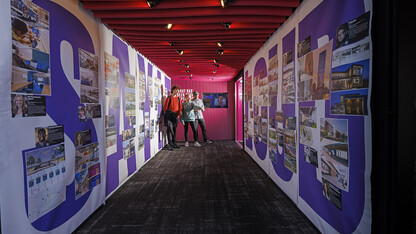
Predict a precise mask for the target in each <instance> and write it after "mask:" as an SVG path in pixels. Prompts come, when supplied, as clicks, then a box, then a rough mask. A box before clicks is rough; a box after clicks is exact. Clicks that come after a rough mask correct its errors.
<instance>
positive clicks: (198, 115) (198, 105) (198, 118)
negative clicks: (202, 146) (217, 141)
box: [192, 90, 212, 143]
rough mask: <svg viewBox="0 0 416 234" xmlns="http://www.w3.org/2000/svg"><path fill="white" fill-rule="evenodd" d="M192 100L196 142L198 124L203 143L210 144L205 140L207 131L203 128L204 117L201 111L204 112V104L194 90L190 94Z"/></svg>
mask: <svg viewBox="0 0 416 234" xmlns="http://www.w3.org/2000/svg"><path fill="white" fill-rule="evenodd" d="M192 94H193V99H192V103H193V104H194V107H195V108H194V112H195V125H196V140H198V124H199V126H200V127H201V131H202V137H203V138H204V142H205V143H212V141H210V140H208V138H207V131H206V128H205V120H204V116H203V115H202V111H205V107H204V103H203V102H202V100H201V99H199V98H198V96H199V93H198V91H196V90H194V92H192Z"/></svg>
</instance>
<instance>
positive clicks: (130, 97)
mask: <svg viewBox="0 0 416 234" xmlns="http://www.w3.org/2000/svg"><path fill="white" fill-rule="evenodd" d="M125 79H126V88H125V91H124V92H125V99H124V105H125V110H126V113H125V115H126V116H135V115H136V77H135V76H133V75H130V74H128V73H126V74H125Z"/></svg>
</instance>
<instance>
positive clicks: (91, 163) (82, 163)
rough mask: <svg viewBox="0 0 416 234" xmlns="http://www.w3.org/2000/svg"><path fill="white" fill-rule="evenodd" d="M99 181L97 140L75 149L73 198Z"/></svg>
mask: <svg viewBox="0 0 416 234" xmlns="http://www.w3.org/2000/svg"><path fill="white" fill-rule="evenodd" d="M100 183H101V167H100V158H99V149H98V142H95V143H91V144H88V145H82V146H79V147H78V148H76V150H75V199H79V198H80V197H82V196H83V195H84V194H86V193H87V192H89V191H90V190H92V189H93V188H94V187H95V186H97V185H98V184H100Z"/></svg>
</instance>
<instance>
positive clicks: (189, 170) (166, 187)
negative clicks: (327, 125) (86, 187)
mask: <svg viewBox="0 0 416 234" xmlns="http://www.w3.org/2000/svg"><path fill="white" fill-rule="evenodd" d="M179 145H180V146H183V145H184V144H183V143H181V144H179ZM75 233H308V234H309V233H319V231H318V230H317V229H316V228H315V227H314V226H313V224H312V223H311V222H310V221H309V220H308V219H307V218H306V217H305V216H304V215H303V214H302V212H300V211H299V210H298V209H297V207H296V205H295V204H294V203H293V202H292V201H291V200H290V199H289V198H288V197H287V196H286V195H285V194H284V192H282V191H281V190H280V188H278V187H277V185H276V184H274V182H273V181H272V180H271V179H270V178H268V177H267V175H266V173H265V172H264V171H263V170H262V169H261V168H260V167H259V166H258V165H257V164H256V163H255V162H254V161H253V159H251V158H250V156H249V155H248V154H247V153H246V152H245V151H244V150H243V149H241V148H239V147H238V145H237V144H236V143H235V142H233V141H218V142H214V143H213V144H203V146H202V147H200V148H196V147H193V146H192V144H191V147H189V148H188V147H186V148H185V147H181V148H180V149H177V150H175V151H173V152H172V151H167V150H162V151H161V152H159V153H158V154H157V155H156V156H155V157H154V158H153V159H151V160H150V161H149V162H148V163H147V164H146V165H145V166H144V167H143V168H142V169H141V170H140V171H138V172H137V173H136V174H135V175H134V176H133V177H132V178H130V179H129V180H128V181H127V182H126V183H125V184H124V185H123V186H122V187H121V188H120V189H118V190H117V191H116V192H115V193H114V194H113V195H112V196H111V197H110V198H109V199H108V200H107V201H106V205H104V206H101V207H100V208H99V209H98V210H97V211H96V212H94V214H92V215H91V216H90V217H89V218H88V219H87V220H86V221H85V222H84V223H83V224H82V225H81V226H80V227H79V228H78V229H77V230H75Z"/></svg>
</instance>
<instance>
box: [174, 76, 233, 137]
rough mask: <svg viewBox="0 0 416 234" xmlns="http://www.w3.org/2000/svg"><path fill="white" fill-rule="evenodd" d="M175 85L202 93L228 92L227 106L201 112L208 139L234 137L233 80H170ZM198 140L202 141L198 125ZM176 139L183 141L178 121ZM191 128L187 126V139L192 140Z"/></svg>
mask: <svg viewBox="0 0 416 234" xmlns="http://www.w3.org/2000/svg"><path fill="white" fill-rule="evenodd" d="M173 85H177V86H179V87H180V88H181V89H193V90H197V91H198V92H199V98H201V99H202V93H228V101H229V103H228V108H207V109H205V111H204V112H203V114H204V119H205V123H206V126H207V136H208V139H209V140H234V139H235V136H234V135H235V134H234V132H235V127H234V126H235V97H234V96H235V95H234V92H235V88H234V82H233V81H229V82H201V81H190V80H189V81H182V80H172V86H173ZM198 131H199V133H198V136H199V141H203V139H202V133H201V129H200V128H199V127H198ZM176 139H177V140H178V141H184V140H185V136H184V127H183V125H182V124H181V123H179V126H178V129H177V136H176ZM193 139H194V138H193V134H192V130H191V129H190V128H189V134H188V140H189V141H193Z"/></svg>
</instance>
